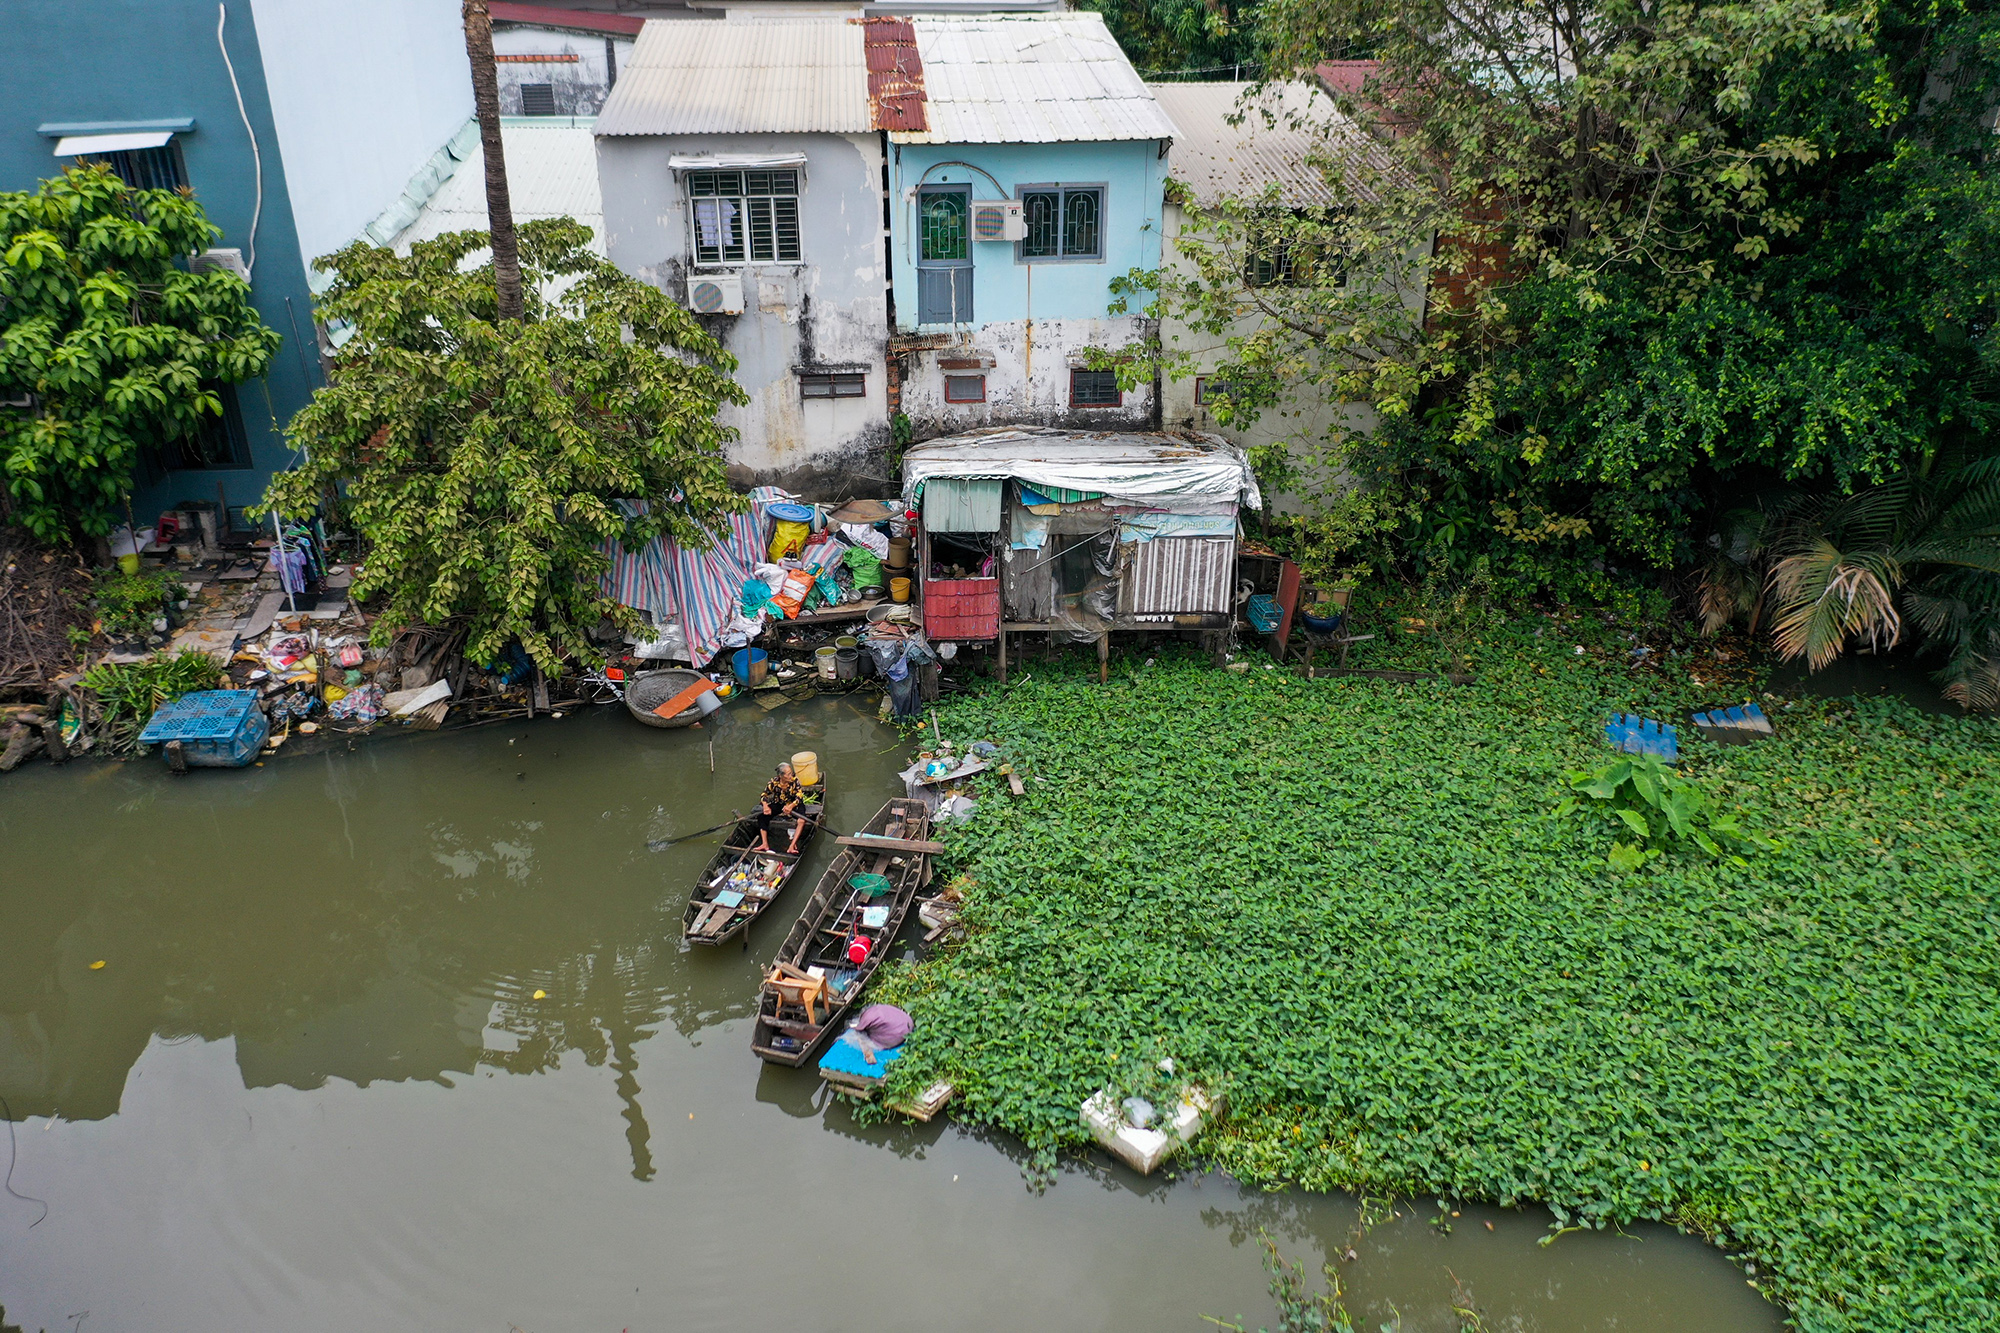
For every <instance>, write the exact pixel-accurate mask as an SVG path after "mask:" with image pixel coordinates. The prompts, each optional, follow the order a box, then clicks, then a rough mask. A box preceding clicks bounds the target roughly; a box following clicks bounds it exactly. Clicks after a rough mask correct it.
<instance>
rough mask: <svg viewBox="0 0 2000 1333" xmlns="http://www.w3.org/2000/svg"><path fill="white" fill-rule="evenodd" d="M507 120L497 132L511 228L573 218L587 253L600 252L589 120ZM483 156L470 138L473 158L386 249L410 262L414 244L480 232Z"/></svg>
mask: <svg viewBox="0 0 2000 1333" xmlns="http://www.w3.org/2000/svg"><path fill="white" fill-rule="evenodd" d="M523 119H526V120H527V121H528V122H529V123H526V124H524V123H522V119H515V118H512V117H510V118H509V119H508V120H507V121H506V122H505V123H504V124H503V125H502V126H501V128H500V143H501V147H502V148H503V149H504V150H505V152H506V154H507V194H508V197H509V199H510V200H511V201H512V203H513V207H514V220H515V221H516V222H528V221H531V220H533V219H535V218H556V217H572V218H575V219H576V220H577V221H578V222H581V223H582V224H583V225H584V226H586V227H588V228H590V230H591V233H592V239H591V242H590V248H591V249H592V250H593V251H595V252H596V253H597V254H600V255H601V254H603V253H604V252H605V251H604V200H603V196H602V195H600V194H599V193H598V189H597V142H596V140H595V138H594V137H593V136H592V134H591V128H590V122H589V121H588V120H582V119H580V120H577V121H574V122H568V121H558V122H557V123H555V124H553V125H549V124H535V123H533V122H534V121H535V120H539V119H540V118H539V117H527V118H523ZM486 225H487V219H486V156H485V154H484V153H482V152H481V151H480V147H479V140H478V138H477V137H476V136H475V137H474V138H473V140H472V144H471V150H470V151H469V152H468V153H467V154H466V157H465V159H464V160H463V161H461V162H460V163H459V164H458V168H457V170H455V171H453V172H452V174H451V175H450V177H449V178H447V179H446V180H445V181H443V182H442V183H441V184H440V185H439V186H438V187H437V190H436V192H435V193H433V194H432V195H431V197H430V200H429V202H427V203H426V204H425V205H424V206H423V208H422V209H421V210H419V211H418V213H417V216H416V218H415V220H414V221H412V222H411V223H410V224H409V225H408V226H406V227H404V228H403V229H402V230H401V231H400V232H397V233H396V237H395V239H394V240H393V241H392V242H390V244H391V246H392V247H393V248H394V249H395V250H396V251H397V252H399V253H402V254H408V253H409V250H410V247H411V246H412V245H414V244H416V243H417V242H418V241H428V240H430V239H432V238H433V237H437V236H442V235H444V234H445V233H446V232H451V231H468V230H474V229H477V230H481V231H483V230H485V228H486Z"/></svg>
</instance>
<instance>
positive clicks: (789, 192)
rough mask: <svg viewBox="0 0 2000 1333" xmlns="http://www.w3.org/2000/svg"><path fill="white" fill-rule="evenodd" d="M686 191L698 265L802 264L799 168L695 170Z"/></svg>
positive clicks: (688, 178) (689, 175) (688, 181)
mask: <svg viewBox="0 0 2000 1333" xmlns="http://www.w3.org/2000/svg"><path fill="white" fill-rule="evenodd" d="M687 193H688V219H689V223H690V225H691V226H692V227H693V230H694V262H695V263H696V264H746V263H747V264H796V263H797V262H798V260H799V173H798V172H796V171H691V172H689V173H688V174H687Z"/></svg>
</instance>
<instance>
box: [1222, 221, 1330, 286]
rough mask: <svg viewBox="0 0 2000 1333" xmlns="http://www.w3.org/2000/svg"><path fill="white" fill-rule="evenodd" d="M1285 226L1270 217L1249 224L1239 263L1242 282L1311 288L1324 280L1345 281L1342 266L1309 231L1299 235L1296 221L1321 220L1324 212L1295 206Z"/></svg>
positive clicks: (1306, 222)
mask: <svg viewBox="0 0 2000 1333" xmlns="http://www.w3.org/2000/svg"><path fill="white" fill-rule="evenodd" d="M1291 217H1292V221H1291V223H1290V224H1289V225H1288V224H1286V223H1284V222H1282V221H1278V220H1275V219H1274V220H1270V221H1266V222H1263V223H1252V224H1251V226H1250V228H1249V233H1248V234H1249V241H1248V248H1247V253H1246V255H1245V256H1244V262H1243V281H1244V283H1245V284H1246V285H1248V286H1251V287H1311V286H1314V285H1316V284H1321V283H1326V284H1328V285H1331V286H1335V287H1338V286H1340V285H1341V284H1342V283H1344V282H1346V281H1347V273H1346V266H1345V265H1344V264H1342V263H1340V262H1339V259H1338V257H1337V255H1336V254H1332V253H1330V252H1329V249H1328V247H1327V246H1326V245H1323V244H1320V243H1319V242H1318V241H1317V240H1315V239H1313V238H1312V237H1311V236H1310V234H1307V235H1301V234H1300V231H1299V224H1301V223H1304V224H1307V225H1308V226H1310V225H1311V224H1315V223H1321V222H1324V221H1326V220H1327V219H1326V215H1325V214H1324V213H1322V212H1318V211H1315V210H1310V209H1299V210H1297V211H1295V212H1294V213H1293V214H1292V215H1291Z"/></svg>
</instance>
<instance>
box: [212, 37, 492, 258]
mask: <svg viewBox="0 0 2000 1333" xmlns="http://www.w3.org/2000/svg"><path fill="white" fill-rule="evenodd" d="M232 8H234V6H232ZM250 10H251V12H252V13H253V14H254V15H255V17H256V20H257V45H258V50H259V53H260V54H261V56H262V58H263V62H264V82H265V85H266V87H267V88H268V89H269V90H270V101H271V118H272V120H273V121H274V122H275V123H276V126H277V133H278V142H277V143H276V144H275V145H266V146H265V160H264V170H265V171H266V172H272V171H276V170H277V169H278V165H277V162H278V159H279V158H280V157H282V160H283V164H284V166H283V170H284V173H285V186H286V188H287V190H289V191H290V193H291V200H292V217H293V219H294V220H295V225H296V227H297V231H298V238H299V253H300V254H301V255H303V256H304V257H305V259H306V262H307V263H309V264H310V263H311V262H312V261H313V260H314V259H316V258H318V257H319V256H321V255H325V254H330V253H331V252H333V251H335V250H338V249H339V248H340V247H342V246H344V245H346V244H347V243H348V242H349V241H352V240H354V239H355V238H356V237H357V236H359V235H360V234H361V229H362V228H363V227H366V226H367V225H368V224H369V223H370V222H373V221H374V220H375V218H376V217H377V216H378V215H379V214H380V213H381V212H382V210H383V209H385V208H387V207H389V205H390V204H391V203H393V202H394V201H395V200H396V198H397V196H399V195H400V194H401V193H402V191H403V187H404V186H405V185H406V184H408V183H409V179H410V177H411V175H412V174H413V173H415V172H416V171H417V169H418V168H420V167H422V166H423V165H424V163H425V162H427V161H429V160H430V157H431V155H432V154H433V153H435V152H437V150H438V149H439V148H440V147H442V146H443V144H444V143H445V141H446V140H448V139H450V138H451V136H452V135H454V134H456V133H457V132H458V130H459V127H460V126H462V125H464V124H465V122H466V120H467V119H468V118H469V117H470V116H471V115H472V76H471V73H470V70H469V68H468V66H467V65H466V61H465V30H464V28H463V27H461V26H460V24H461V20H460V16H459V5H458V0H341V3H339V4H327V3H325V2H324V0H251V3H250ZM212 17H213V15H212V12H211V18H212ZM210 26H211V27H212V26H213V23H212V22H211V25H210ZM273 149H276V150H278V151H276V152H274V151H272V150H273ZM232 244H233V242H232Z"/></svg>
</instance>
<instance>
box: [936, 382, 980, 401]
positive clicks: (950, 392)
mask: <svg viewBox="0 0 2000 1333" xmlns="http://www.w3.org/2000/svg"><path fill="white" fill-rule="evenodd" d="M944 400H945V401H946V402H947V403H983V402H985V401H986V377H985V376H984V375H946V376H945V377H944Z"/></svg>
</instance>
